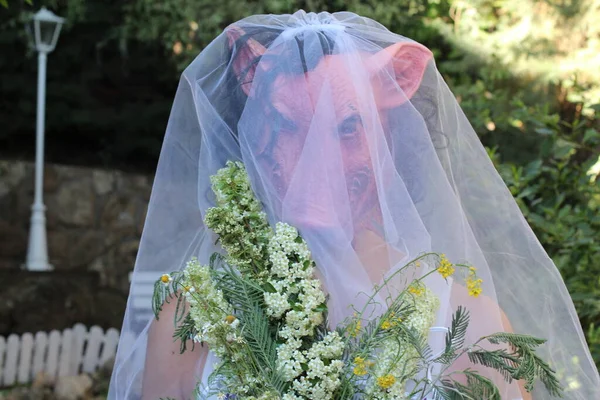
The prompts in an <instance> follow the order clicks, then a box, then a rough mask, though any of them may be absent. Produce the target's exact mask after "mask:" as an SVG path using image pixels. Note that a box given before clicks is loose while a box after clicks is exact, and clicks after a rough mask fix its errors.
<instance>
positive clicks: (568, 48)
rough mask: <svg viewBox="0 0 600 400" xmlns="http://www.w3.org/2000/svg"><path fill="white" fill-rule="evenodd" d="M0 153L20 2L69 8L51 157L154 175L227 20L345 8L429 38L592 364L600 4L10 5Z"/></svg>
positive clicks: (4, 16)
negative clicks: (173, 110) (205, 55)
mask: <svg viewBox="0 0 600 400" xmlns="http://www.w3.org/2000/svg"><path fill="white" fill-rule="evenodd" d="M0 3H7V8H2V7H0V49H1V54H2V57H0V71H1V74H2V75H1V76H2V86H1V88H2V89H1V92H2V94H1V96H0V127H1V128H0V158H4V159H33V151H34V144H33V143H34V121H35V104H36V103H35V102H36V65H37V63H36V60H35V53H34V52H33V51H32V50H31V49H30V48H28V47H27V39H28V38H27V35H26V33H25V30H24V29H23V22H24V21H25V19H26V18H27V15H28V14H27V13H29V12H31V11H34V10H37V9H38V8H39V6H41V5H46V6H47V7H49V8H51V9H53V10H54V11H55V12H56V13H57V14H59V15H61V16H63V17H66V18H67V19H68V25H67V26H65V27H64V30H63V33H62V34H61V38H60V40H59V43H58V46H57V50H56V51H55V53H53V54H52V55H51V56H50V57H49V65H48V89H47V93H48V97H47V114H46V115H47V125H46V126H47V145H46V146H47V150H46V151H47V153H46V154H47V160H48V161H49V162H56V163H62V164H75V165H85V166H100V167H106V168H119V169H122V170H128V171H138V172H148V173H151V172H152V171H153V170H154V168H155V165H156V161H157V157H158V154H159V151H160V145H161V141H162V136H163V134H164V129H165V125H166V121H167V118H168V114H169V110H170V106H171V102H172V98H173V94H174V92H175V89H176V84H177V79H178V75H179V73H180V72H181V70H182V69H183V68H184V67H185V66H186V65H187V64H188V63H189V62H190V61H191V59H193V58H194V57H195V55H197V54H198V52H199V51H200V50H201V49H202V48H203V46H205V45H206V44H207V43H209V42H210V40H211V39H212V38H214V37H215V36H216V35H217V34H219V33H220V32H221V31H222V30H223V28H224V27H225V26H227V25H228V24H229V23H231V22H233V21H235V20H237V19H240V18H243V17H245V16H248V15H251V14H256V13H285V12H293V11H295V10H297V9H299V8H303V9H305V10H307V11H322V10H326V11H330V12H333V11H340V10H350V11H354V12H357V13H359V14H361V15H364V16H367V17H371V18H373V19H375V20H377V21H379V22H381V23H382V24H384V25H385V26H387V27H388V28H389V29H390V30H392V31H394V32H396V33H400V34H402V35H404V36H408V37H410V38H413V39H415V40H417V41H419V42H421V43H423V44H425V45H427V46H428V47H429V48H430V49H432V50H433V51H434V53H435V55H436V62H437V65H438V68H439V69H440V71H441V72H442V73H443V74H444V77H445V78H446V80H447V81H448V83H449V84H450V86H451V88H452V90H453V91H454V93H455V94H456V96H457V98H458V99H459V101H460V103H461V106H462V107H463V109H464V111H465V112H466V114H467V115H468V117H469V119H470V120H471V123H472V124H473V126H474V128H475V130H476V131H477V133H478V134H479V135H480V138H481V140H482V141H483V143H484V144H485V145H486V147H487V148H488V149H489V153H490V156H491V157H492V159H493V160H494V162H495V164H496V166H497V168H498V170H499V171H500V173H501V174H502V176H503V178H504V179H505V181H506V183H507V185H508V187H509V188H510V190H511V191H512V193H513V195H514V196H515V197H516V199H517V201H518V203H519V205H520V207H521V209H522V210H523V213H524V214H525V217H526V218H527V220H528V221H529V223H530V224H531V226H532V227H533V229H534V230H535V232H536V234H537V235H538V237H539V239H540V241H541V242H542V244H543V245H544V247H545V248H546V250H547V251H548V252H549V254H550V255H551V257H552V258H553V260H554V262H555V263H556V265H557V266H558V268H559V269H560V272H561V273H562V275H563V277H564V279H565V281H566V283H567V286H568V288H569V290H570V292H571V295H572V296H573V299H574V301H575V304H576V307H577V310H578V313H579V317H580V319H581V322H582V325H583V327H584V330H585V333H586V336H587V339H588V343H589V345H590V348H591V350H592V353H593V356H594V358H595V360H596V362H597V363H598V364H600V255H599V254H600V213H599V207H600V183H599V181H600V180H599V179H598V178H597V177H598V174H599V173H600V158H599V154H600V134H599V131H600V123H599V122H598V121H599V119H598V114H599V113H600V104H599V103H600V79H599V75H600V0H543V1H534V0H429V1H427V0H425V1H414V0H348V1H342V0H306V1H294V0H251V1H245V2H242V1H239V0H221V1H213V0H162V1H157V0H128V1H123V0H69V1H67V0H47V1H33V2H32V3H33V4H30V3H31V2H30V1H25V0H7V1H5V0H3V1H1V2H0Z"/></svg>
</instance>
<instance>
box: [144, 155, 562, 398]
mask: <svg viewBox="0 0 600 400" xmlns="http://www.w3.org/2000/svg"><path fill="white" fill-rule="evenodd" d="M212 185H213V190H214V192H215V195H216V204H217V205H216V207H214V208H211V209H209V210H208V211H207V213H206V217H205V223H206V225H207V227H209V228H210V229H212V230H213V231H214V232H215V233H216V234H217V235H218V238H219V242H220V244H221V246H222V248H223V250H224V251H223V253H222V254H221V253H215V254H214V255H213V257H212V258H211V260H210V263H209V265H202V264H200V263H199V262H198V260H196V259H191V260H190V261H189V262H188V263H187V266H186V268H185V269H183V270H182V271H179V272H173V273H171V274H165V275H163V276H161V277H160V279H159V280H158V281H157V282H156V284H155V292H154V297H153V308H154V312H155V315H156V317H157V318H158V317H159V312H160V310H161V306H162V305H163V304H164V302H169V301H177V311H176V318H175V323H176V326H177V328H176V331H175V336H176V339H179V340H180V342H181V351H182V352H184V351H186V349H187V346H188V345H190V341H191V345H192V346H195V345H198V344H202V345H208V346H209V348H210V350H211V351H213V352H214V353H215V354H216V355H217V356H218V357H219V359H220V364H219V365H218V366H216V367H215V369H214V372H213V373H212V374H211V376H210V378H209V380H208V385H207V388H204V390H200V391H199V394H198V396H199V397H200V398H202V396H204V397H210V396H217V398H219V399H236V400H237V399H240V400H241V399H261V400H268V399H269V400H270V399H282V400H298V399H311V400H325V399H336V400H337V399H381V400H383V399H419V400H423V399H474V400H481V399H500V395H499V390H498V388H497V387H496V386H495V385H494V383H493V382H492V381H491V380H489V379H488V378H485V377H484V376H482V375H480V374H479V373H478V372H477V371H476V370H475V369H470V368H469V369H465V370H461V371H456V370H454V369H453V370H451V369H450V367H451V366H452V364H453V363H454V362H455V361H456V360H457V359H458V358H459V357H461V356H463V355H465V354H466V355H467V357H468V359H469V360H470V362H471V363H472V364H474V365H479V366H480V368H482V367H487V368H492V369H494V370H497V371H499V372H500V373H501V374H502V376H503V377H504V378H505V379H506V380H507V381H512V380H522V381H524V387H525V388H526V389H527V390H528V391H530V390H532V389H533V385H534V382H535V381H536V380H538V379H539V380H540V381H541V382H542V383H543V384H544V385H545V386H546V388H547V389H548V391H549V392H550V393H551V394H553V395H557V396H560V395H561V393H562V388H561V387H560V384H559V382H558V380H557V379H556V377H555V375H554V371H553V370H552V369H551V368H550V366H549V365H548V364H547V363H546V362H544V361H543V360H542V359H541V358H540V357H539V356H538V355H537V354H536V352H535V350H536V348H537V347H538V346H540V345H541V344H543V343H544V340H541V339H537V338H534V337H531V336H526V335H520V334H513V333H496V334H492V335H489V336H486V337H483V338H481V339H479V340H478V341H477V342H475V343H470V344H468V345H466V344H465V337H466V331H467V326H468V324H469V314H468V311H467V310H466V309H464V308H462V307H459V308H458V309H457V310H456V312H455V314H454V315H453V319H452V323H451V326H450V327H449V328H448V329H447V333H446V340H445V347H444V349H443V351H442V352H441V354H433V351H432V349H431V348H430V347H429V345H428V341H427V338H428V333H429V331H430V328H431V327H432V325H433V323H434V319H435V315H436V311H437V308H438V305H439V300H438V299H437V298H436V296H435V295H434V294H433V292H432V291H431V290H429V289H428V288H427V286H426V285H425V283H424V279H425V278H426V277H427V276H428V275H430V274H441V275H442V276H443V277H444V278H448V277H450V276H451V275H454V274H456V275H458V274H460V273H461V272H462V275H463V276H464V277H465V279H466V287H467V290H468V292H469V294H470V295H471V296H475V297H477V296H479V295H480V293H481V283H482V281H481V279H479V278H478V277H477V271H476V269H475V268H474V267H472V266H469V265H465V264H453V263H451V262H450V261H449V260H448V259H447V258H446V257H445V256H444V255H443V254H436V253H428V254H423V255H421V256H420V257H418V258H416V259H414V260H412V261H411V262H409V263H408V264H407V265H406V266H404V267H403V268H401V269H399V270H398V271H396V272H395V273H394V275H392V276H391V277H389V278H388V279H387V280H386V281H385V282H384V283H383V284H382V285H379V286H376V287H375V288H374V291H373V293H372V294H371V295H370V297H369V298H368V301H367V302H366V303H367V304H366V306H364V307H363V308H362V309H355V310H354V311H355V312H354V315H353V316H352V317H350V318H348V319H346V320H345V321H344V322H342V323H341V324H339V326H337V327H335V329H332V327H330V326H329V324H328V321H327V296H326V295H325V293H324V291H323V289H322V287H321V282H320V281H319V280H318V279H316V278H315V276H314V273H315V263H314V261H313V260H312V258H311V252H310V250H309V248H308V246H307V244H306V242H305V241H304V240H303V239H302V237H301V236H300V235H299V233H298V231H297V230H296V229H295V228H294V227H293V226H290V225H288V224H285V223H278V224H277V225H276V227H275V229H274V230H273V228H272V227H271V226H270V225H269V223H268V222H267V218H266V215H265V214H264V212H263V211H262V208H261V205H260V203H259V201H258V200H257V199H256V198H255V196H254V194H253V192H252V189H251V187H250V182H249V180H248V176H247V174H246V171H245V169H244V167H243V165H242V164H241V163H234V162H229V163H228V164H227V166H226V167H225V168H223V169H221V170H220V171H219V172H218V173H217V174H216V175H215V176H213V177H212ZM417 267H420V268H427V272H426V273H424V274H422V277H421V278H419V279H413V280H412V281H410V282H409V284H408V285H407V286H406V287H405V288H404V289H403V290H396V292H395V293H396V294H394V296H393V297H391V296H388V298H387V299H386V304H385V305H384V307H383V309H385V311H383V312H381V313H380V314H379V315H374V314H373V312H372V311H368V310H372V309H373V306H374V305H375V302H376V300H375V298H376V297H377V296H378V295H380V294H383V293H384V290H385V289H386V286H387V285H389V284H391V282H390V280H391V279H393V278H394V277H396V276H398V274H403V272H405V271H406V270H407V269H408V268H417ZM388 289H389V288H388ZM388 292H389V291H387V290H385V293H388ZM487 344H492V345H498V346H497V347H495V348H494V350H489V346H487ZM434 369H435V371H436V373H435V374H433V373H432V371H434Z"/></svg>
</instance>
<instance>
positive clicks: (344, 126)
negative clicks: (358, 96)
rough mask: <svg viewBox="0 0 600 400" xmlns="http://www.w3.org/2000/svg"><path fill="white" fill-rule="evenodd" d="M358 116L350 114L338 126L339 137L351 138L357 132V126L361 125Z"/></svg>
mask: <svg viewBox="0 0 600 400" xmlns="http://www.w3.org/2000/svg"><path fill="white" fill-rule="evenodd" d="M361 122H362V121H361V119H360V116H358V115H356V114H355V115H352V116H350V117H348V118H346V119H344V121H343V122H342V123H341V124H340V125H339V126H338V134H339V136H340V138H342V139H344V138H353V137H355V136H356V134H357V133H358V128H359V127H360V126H361V125H362V123H361Z"/></svg>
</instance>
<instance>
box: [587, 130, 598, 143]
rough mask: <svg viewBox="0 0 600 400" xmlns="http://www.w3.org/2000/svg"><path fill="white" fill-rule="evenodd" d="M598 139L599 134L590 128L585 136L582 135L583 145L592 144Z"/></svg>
mask: <svg viewBox="0 0 600 400" xmlns="http://www.w3.org/2000/svg"><path fill="white" fill-rule="evenodd" d="M599 138H600V132H598V131H597V130H595V129H593V128H590V129H587V130H586V131H585V135H583V143H589V142H593V141H595V140H596V139H599Z"/></svg>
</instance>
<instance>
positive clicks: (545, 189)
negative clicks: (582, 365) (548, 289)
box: [452, 65, 600, 364]
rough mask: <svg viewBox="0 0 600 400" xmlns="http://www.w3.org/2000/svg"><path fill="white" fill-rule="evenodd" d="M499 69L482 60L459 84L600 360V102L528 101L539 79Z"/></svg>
mask: <svg viewBox="0 0 600 400" xmlns="http://www.w3.org/2000/svg"><path fill="white" fill-rule="evenodd" d="M490 69H493V70H495V72H494V73H493V74H492V73H490ZM498 70H499V67H498V65H493V66H482V67H481V73H480V75H479V76H478V77H477V78H476V79H475V80H473V81H471V82H469V81H468V80H467V79H464V77H462V78H461V79H457V80H456V81H454V82H452V86H453V89H454V92H455V94H456V95H457V96H458V98H459V99H460V101H461V106H462V108H463V110H464V111H465V113H466V114H467V115H468V117H469V119H470V121H471V123H472V124H473V127H474V128H475V130H476V131H477V132H478V134H479V136H480V137H481V139H482V141H483V142H484V144H486V145H487V146H488V148H490V151H489V153H490V156H491V157H492V159H493V160H494V163H495V165H496V168H497V169H498V171H499V172H500V174H501V176H502V178H503V179H504V181H505V182H506V184H507V186H508V187H509V189H510V191H511V193H512V194H513V196H514V197H515V199H516V201H517V203H518V204H519V206H520V208H521V210H522V212H523V214H524V216H525V218H526V219H527V221H528V222H529V224H530V225H531V227H532V228H533V230H534V231H535V233H536V235H537V237H538V238H539V240H540V242H541V243H542V245H543V246H544V248H545V249H546V251H547V252H548V253H549V255H550V256H551V257H552V259H553V261H554V263H555V264H556V266H557V267H558V269H559V270H560V272H561V274H562V276H563V278H564V280H565V282H566V285H567V288H568V290H569V292H570V293H571V296H572V298H573V300H574V302H575V306H576V309H577V312H578V314H579V317H580V320H581V322H582V325H583V328H584V331H585V333H586V337H587V340H588V344H589V346H590V349H591V351H592V355H593V357H594V359H595V360H596V363H597V364H600V256H599V254H600V241H599V240H598V239H599V238H600V179H598V177H597V175H598V170H596V169H594V168H593V167H594V166H595V167H596V168H599V167H600V157H599V155H600V133H599V130H598V126H599V123H598V120H597V119H596V118H595V109H598V105H591V106H586V105H585V104H583V103H575V104H573V103H566V104H562V105H560V104H557V103H556V101H554V99H553V98H552V97H546V99H547V100H546V101H539V99H538V101H537V102H532V101H531V100H528V101H527V103H526V102H525V101H524V100H523V99H527V98H528V97H529V96H530V95H531V93H532V90H533V89H532V87H534V86H536V85H537V86H538V87H537V89H536V90H533V93H535V94H537V96H538V97H541V94H540V93H543V91H542V89H541V88H540V87H539V83H537V84H536V83H531V82H530V83H523V82H521V83H520V84H519V85H514V83H515V82H514V77H513V82H512V85H508V84H506V82H504V79H505V78H506V75H504V74H503V73H502V71H501V70H500V71H498ZM541 98H542V99H543V98H544V97H541ZM559 110H560V111H561V113H559ZM594 171H595V172H594Z"/></svg>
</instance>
